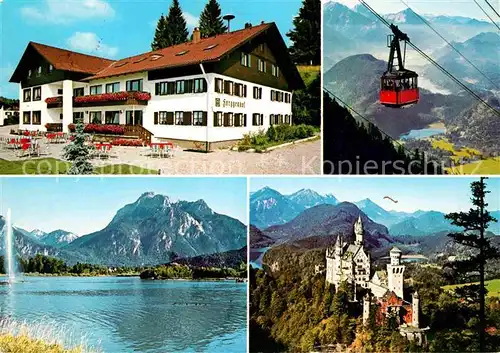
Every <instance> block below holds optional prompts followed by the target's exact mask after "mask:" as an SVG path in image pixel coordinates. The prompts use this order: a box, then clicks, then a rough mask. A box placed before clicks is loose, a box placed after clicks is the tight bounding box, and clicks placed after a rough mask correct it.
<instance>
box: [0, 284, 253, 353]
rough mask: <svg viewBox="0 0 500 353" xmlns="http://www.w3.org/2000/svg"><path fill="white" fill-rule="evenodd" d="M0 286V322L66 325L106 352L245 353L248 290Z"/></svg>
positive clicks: (169, 286) (227, 286)
mask: <svg viewBox="0 0 500 353" xmlns="http://www.w3.org/2000/svg"><path fill="white" fill-rule="evenodd" d="M24 280H25V282H24V283H15V284H13V285H11V286H0V306H1V310H0V316H2V317H5V316H10V317H12V318H13V319H15V320H25V321H27V322H28V323H29V322H34V323H39V322H40V321H43V322H47V323H50V324H51V325H52V323H55V324H57V325H63V326H64V328H65V329H67V332H68V335H73V336H75V335H76V336H80V335H85V337H86V338H85V340H86V342H87V343H88V344H89V345H90V346H91V347H97V348H100V349H101V351H102V352H108V353H128V352H142V353H160V352H161V353H165V352H245V351H246V337H247V330H246V322H247V315H246V312H247V310H246V303H247V300H246V296H247V285H246V284H245V283H234V282H229V281H228V282H220V281H219V282H215V281H214V282H194V281H193V282H192V281H143V280H141V279H139V278H114V277H98V278H84V277H25V278H24Z"/></svg>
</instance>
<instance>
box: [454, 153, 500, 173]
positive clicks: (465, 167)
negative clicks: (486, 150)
mask: <svg viewBox="0 0 500 353" xmlns="http://www.w3.org/2000/svg"><path fill="white" fill-rule="evenodd" d="M453 170H454V172H455V174H457V173H460V174H482V175H483V174H488V175H489V174H500V157H496V158H489V159H484V160H480V161H477V162H475V163H469V164H462V165H460V166H457V167H455V168H453Z"/></svg>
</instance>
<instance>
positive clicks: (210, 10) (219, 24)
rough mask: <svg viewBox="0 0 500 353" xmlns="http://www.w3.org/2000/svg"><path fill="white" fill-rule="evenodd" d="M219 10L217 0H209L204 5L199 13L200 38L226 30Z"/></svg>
mask: <svg viewBox="0 0 500 353" xmlns="http://www.w3.org/2000/svg"><path fill="white" fill-rule="evenodd" d="M221 12H222V11H221V8H220V5H219V3H218V2H217V0H209V1H208V3H207V4H206V5H205V8H204V9H203V11H202V13H201V15H200V32H201V37H202V38H207V37H212V36H215V35H217V34H222V33H225V32H226V31H227V27H226V26H225V25H224V21H223V20H222V16H221Z"/></svg>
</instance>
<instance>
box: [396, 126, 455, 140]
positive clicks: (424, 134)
mask: <svg viewBox="0 0 500 353" xmlns="http://www.w3.org/2000/svg"><path fill="white" fill-rule="evenodd" d="M445 132H446V129H445V128H425V129H419V130H410V131H409V132H407V133H406V134H403V135H401V136H400V137H399V138H400V139H401V140H408V139H417V140H419V139H425V138H428V137H431V136H435V135H440V134H444V133H445Z"/></svg>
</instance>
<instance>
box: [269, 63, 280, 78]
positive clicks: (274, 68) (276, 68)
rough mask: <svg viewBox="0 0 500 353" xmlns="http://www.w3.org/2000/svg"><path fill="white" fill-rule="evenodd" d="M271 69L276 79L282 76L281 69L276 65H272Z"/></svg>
mask: <svg viewBox="0 0 500 353" xmlns="http://www.w3.org/2000/svg"><path fill="white" fill-rule="evenodd" d="M271 68H272V70H271V72H272V74H273V76H274V77H279V75H280V69H279V68H278V67H277V66H276V65H274V64H272V66H271Z"/></svg>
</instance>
